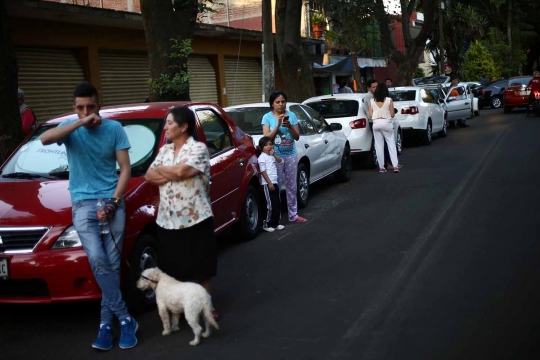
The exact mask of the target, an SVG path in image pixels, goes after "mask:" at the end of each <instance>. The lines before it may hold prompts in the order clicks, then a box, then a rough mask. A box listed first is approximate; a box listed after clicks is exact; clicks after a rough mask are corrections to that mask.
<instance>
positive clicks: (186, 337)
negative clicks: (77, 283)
mask: <svg viewBox="0 0 540 360" xmlns="http://www.w3.org/2000/svg"><path fill="white" fill-rule="evenodd" d="M469 123H470V124H471V127H470V128H465V129H451V130H450V132H449V136H448V137H447V138H441V139H437V138H436V139H435V141H434V142H433V144H432V145H431V146H414V145H413V146H408V147H406V148H405V149H404V152H403V155H402V156H401V157H400V162H401V163H402V164H404V168H403V169H402V172H401V173H400V174H393V173H390V172H389V173H386V174H379V173H378V172H377V171H374V170H367V169H361V168H358V169H355V170H354V171H353V177H352V180H351V181H350V182H349V183H346V184H338V183H336V182H334V180H333V179H331V178H329V179H324V180H322V181H321V182H319V183H317V184H315V185H314V186H313V187H312V189H311V190H312V194H311V196H312V197H311V200H310V203H309V204H308V207H307V208H306V209H305V210H303V211H301V212H300V213H301V215H302V216H304V217H306V218H307V219H308V223H306V224H293V225H289V224H285V225H286V227H285V229H284V230H282V231H279V232H278V231H276V232H274V233H265V234H261V236H259V237H258V238H257V239H255V240H254V241H251V242H249V243H244V244H237V243H235V242H234V241H231V239H229V238H228V237H227V236H223V237H221V238H220V241H221V250H220V254H219V268H218V272H219V274H218V276H217V277H216V279H215V291H214V294H213V299H214V304H215V306H216V308H217V309H218V310H219V311H220V312H221V314H222V319H221V321H220V323H219V325H220V327H221V330H219V331H217V332H214V333H213V335H212V336H211V337H210V338H208V339H203V341H202V342H201V344H200V345H199V346H197V347H192V346H189V345H188V342H189V341H190V340H191V338H192V333H191V330H190V328H189V327H188V326H187V324H186V323H185V322H184V321H182V322H181V331H180V332H177V333H174V334H173V335H171V336H169V337H163V336H161V330H162V329H161V323H160V319H159V317H158V314H157V312H156V311H152V312H150V313H146V314H143V315H138V317H137V320H138V321H139V323H140V331H139V345H138V346H137V347H136V348H134V349H131V350H121V349H119V348H118V347H117V345H115V348H113V350H111V351H109V352H106V353H99V352H98V351H96V350H93V349H92V348H91V347H90V344H91V343H92V341H93V340H94V338H95V336H96V335H97V326H98V318H99V305H98V304H97V303H82V304H81V303H78V304H64V305H53V306H1V307H0V344H1V346H0V358H2V359H22V358H28V359H58V360H59V359H75V358H77V359H81V360H83V359H94V358H98V357H99V358H100V359H130V360H132V359H187V358H189V359H250V360H251V359H377V360H379V359H381V360H382V359H398V360H404V359H430V360H431V359H475V360H477V359H536V358H538V357H539V355H540V351H539V350H538V349H539V346H540V341H539V340H540V323H539V321H538V319H539V318H540V306H539V305H540V291H539V289H540V281H539V276H538V274H539V273H540V242H539V241H538V239H539V227H540V224H539V219H540V211H539V210H538V208H539V207H538V204H540V192H539V191H538V189H539V185H540V182H539V178H540V166H539V165H538V159H539V158H540V141H538V138H539V134H540V117H536V118H534V117H526V116H525V114H524V113H523V112H515V113H512V114H511V115H504V114H503V113H502V111H501V110H491V109H487V110H483V111H482V115H481V116H480V117H476V118H475V119H472V120H470V121H469Z"/></svg>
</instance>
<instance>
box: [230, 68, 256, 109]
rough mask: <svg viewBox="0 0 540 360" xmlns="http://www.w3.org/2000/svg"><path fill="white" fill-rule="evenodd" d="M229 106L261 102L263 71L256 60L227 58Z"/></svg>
mask: <svg viewBox="0 0 540 360" xmlns="http://www.w3.org/2000/svg"><path fill="white" fill-rule="evenodd" d="M225 81H226V82H227V99H228V100H229V106H233V105H238V104H249V103H258V102H261V96H262V69H261V66H260V65H259V62H258V61H257V60H256V59H250V58H240V59H239V60H238V59H237V58H225Z"/></svg>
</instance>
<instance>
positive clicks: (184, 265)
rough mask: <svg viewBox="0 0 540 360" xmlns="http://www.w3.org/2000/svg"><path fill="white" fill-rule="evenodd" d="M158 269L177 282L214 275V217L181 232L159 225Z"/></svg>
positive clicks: (198, 279) (215, 252)
mask: <svg viewBox="0 0 540 360" xmlns="http://www.w3.org/2000/svg"><path fill="white" fill-rule="evenodd" d="M158 266H159V268H160V269H161V270H162V271H163V272H165V273H166V274H168V275H170V276H172V277H174V278H175V279H177V280H180V281H194V282H198V281H201V280H205V279H209V278H212V277H214V276H216V273H217V242H216V236H215V234H214V221H213V218H211V217H210V218H208V219H206V220H203V221H201V222H200V223H198V224H196V225H193V226H191V227H188V228H184V229H177V230H176V229H175V230H168V229H163V228H161V227H159V226H158Z"/></svg>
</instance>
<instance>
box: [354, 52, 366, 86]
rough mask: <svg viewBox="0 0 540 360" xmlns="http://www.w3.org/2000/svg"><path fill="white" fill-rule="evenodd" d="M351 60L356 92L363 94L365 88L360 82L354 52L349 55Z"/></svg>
mask: <svg viewBox="0 0 540 360" xmlns="http://www.w3.org/2000/svg"><path fill="white" fill-rule="evenodd" d="M351 60H352V66H353V76H354V81H355V82H356V92H359V93H365V92H366V87H365V86H364V83H363V82H362V75H361V74H360V67H359V66H358V60H357V56H356V52H354V51H353V52H352V53H351Z"/></svg>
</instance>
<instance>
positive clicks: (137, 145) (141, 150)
mask: <svg viewBox="0 0 540 360" xmlns="http://www.w3.org/2000/svg"><path fill="white" fill-rule="evenodd" d="M120 122H121V123H122V126H123V127H124V131H125V132H126V135H127V137H128V140H129V143H130V145H131V148H130V149H129V158H130V161H131V173H132V176H142V175H144V174H145V173H146V170H147V169H148V166H150V163H151V162H152V160H153V158H154V156H153V155H155V154H156V150H157V146H158V145H159V139H160V136H161V132H162V128H163V119H137V120H133V119H130V120H129V121H125V122H123V121H120ZM56 126H57V125H56V124H54V125H45V126H42V127H41V128H39V129H38V130H37V131H36V132H35V133H34V134H33V135H32V137H30V138H29V139H28V141H26V143H24V145H22V146H21V147H20V148H19V149H18V150H17V152H16V153H15V154H14V155H13V157H12V158H11V159H10V160H9V161H8V162H7V163H6V165H5V166H4V167H3V169H2V173H1V176H2V177H4V178H32V177H45V178H51V179H65V178H69V165H68V161H67V154H66V148H65V146H64V145H58V144H52V145H47V146H44V145H43V144H42V143H41V141H40V140H39V138H40V136H41V135H42V134H43V133H44V132H45V131H47V130H49V129H51V128H53V127H56ZM116 167H117V170H120V167H119V166H118V164H117V165H116Z"/></svg>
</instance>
